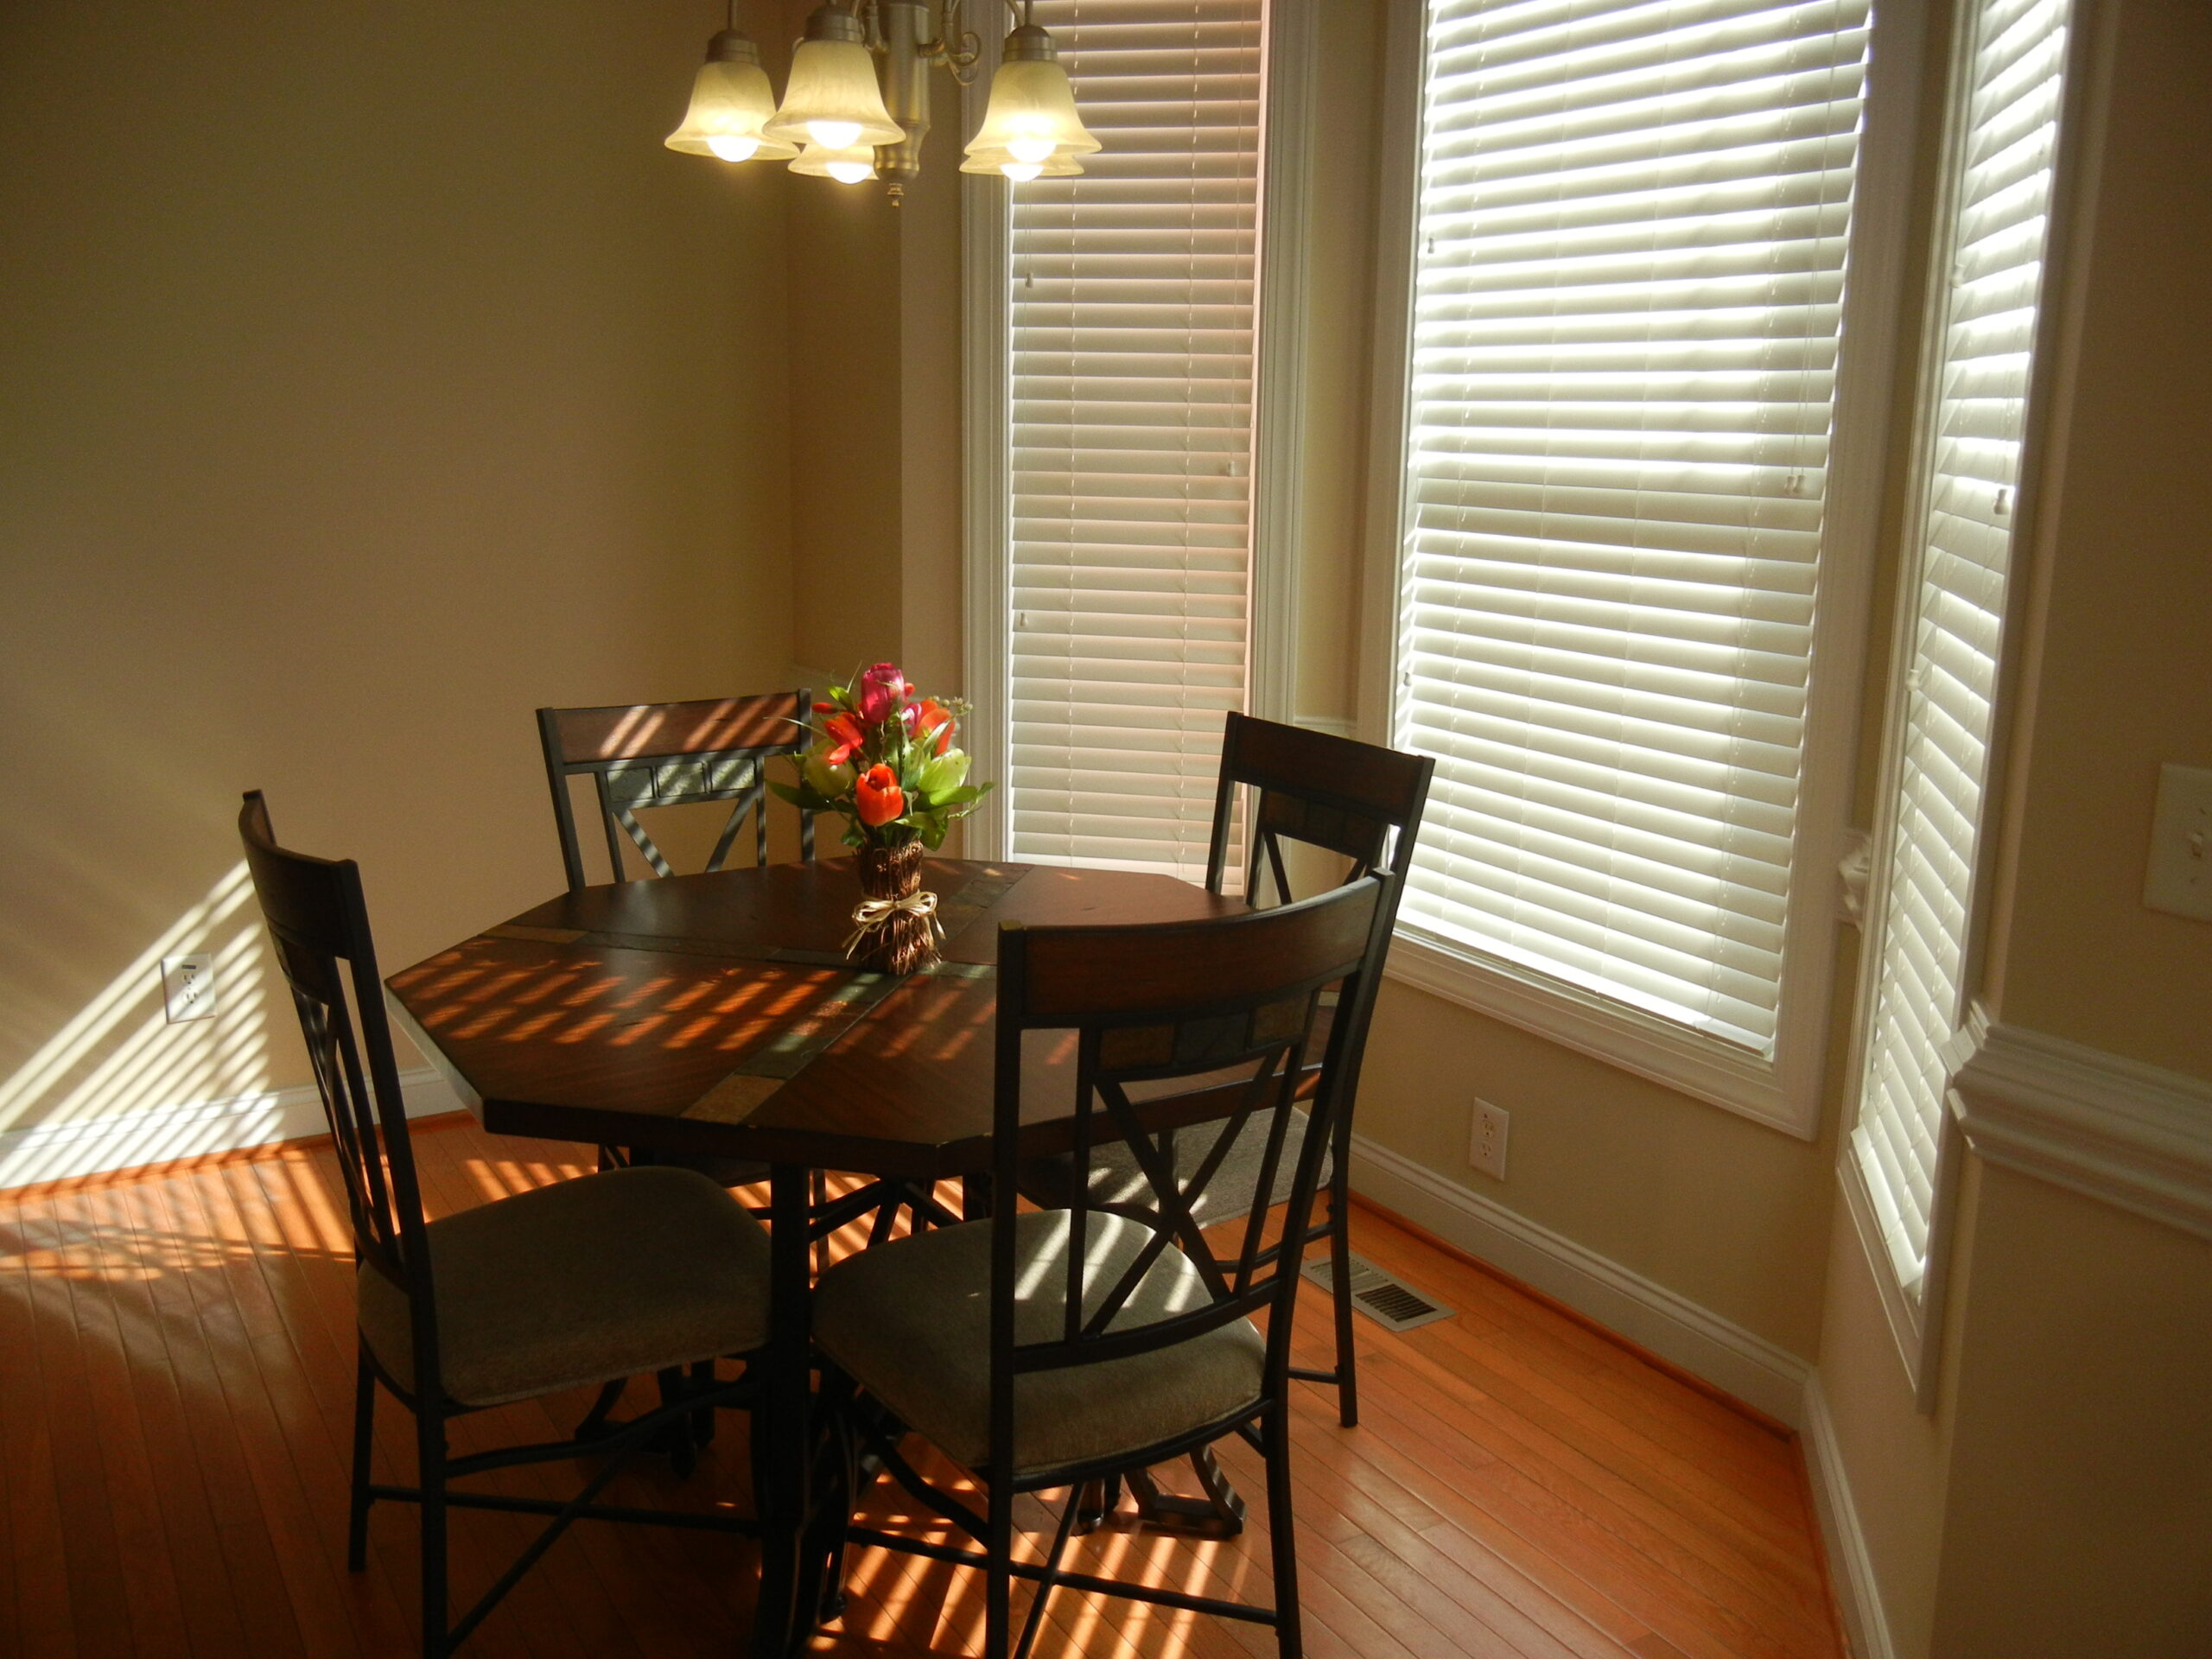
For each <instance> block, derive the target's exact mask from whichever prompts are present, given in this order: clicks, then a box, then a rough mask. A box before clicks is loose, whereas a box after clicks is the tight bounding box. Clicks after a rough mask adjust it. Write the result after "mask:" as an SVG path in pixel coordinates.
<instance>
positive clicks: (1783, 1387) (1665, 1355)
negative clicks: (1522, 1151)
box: [1351, 1135, 1812, 1428]
mask: <svg viewBox="0 0 2212 1659" xmlns="http://www.w3.org/2000/svg"><path fill="white" fill-rule="evenodd" d="M1351 1184H1352V1185H1353V1187H1354V1188H1355V1189H1356V1190H1357V1191H1358V1192H1361V1193H1363V1194H1364V1195H1365V1196H1367V1197H1369V1198H1373V1199H1374V1200H1375V1202H1376V1203H1377V1204H1379V1205H1383V1207H1384V1208H1385V1209H1388V1210H1392V1211H1396V1212H1397V1213H1398V1214H1399V1215H1402V1216H1403V1217H1406V1219H1407V1220H1408V1221H1411V1222H1414V1223H1416V1224H1419V1225H1420V1226H1422V1227H1425V1228H1427V1230H1429V1231H1430V1232H1432V1233H1434V1234H1435V1235H1436V1236H1438V1237H1439V1238H1441V1239H1443V1240H1445V1241H1446V1243H1451V1244H1453V1245H1456V1246H1458V1247H1459V1249H1463V1250H1465V1251H1466V1252H1467V1253H1468V1254H1469V1255H1474V1256H1477V1257H1479V1258H1480V1259H1481V1260H1483V1261H1484V1262H1490V1263H1491V1264H1492V1265H1494V1266H1495V1267H1497V1268H1498V1269H1499V1270H1500V1271H1502V1272H1504V1273H1508V1274H1512V1276H1513V1277H1515V1278H1516V1279H1518V1280H1520V1281H1522V1283H1524V1284H1527V1285H1530V1286H1533V1287H1535V1289H1537V1290H1540V1291H1541V1292H1543V1294H1545V1295H1547V1296H1550V1297H1554V1298H1555V1299H1556V1300H1560V1301H1562V1302H1564V1303H1566V1304H1567V1306H1569V1307H1571V1308H1573V1309H1574V1310H1575V1311H1576V1312H1577V1313H1585V1314H1587V1315H1588V1316H1589V1317H1590V1318H1592V1319H1595V1320H1597V1322H1598V1323H1599V1324H1600V1325H1604V1326H1605V1328H1606V1329H1607V1330H1609V1331H1613V1332H1618V1333H1619V1334H1620V1335H1621V1336H1624V1337H1625V1338H1628V1339H1629V1340H1630V1342H1633V1343H1636V1344H1638V1345H1639V1346H1641V1347H1643V1348H1648V1349H1649V1350H1650V1351H1652V1352H1653V1353H1655V1354H1656V1355H1658V1356H1659V1357H1660V1358H1662V1359H1663V1360H1666V1361H1667V1362H1668V1363H1670V1364H1675V1365H1679V1366H1681V1368H1682V1369H1683V1370H1686V1371H1688V1372H1689V1373H1690V1374H1691V1375H1693V1376H1699V1377H1702V1378H1703V1379H1704V1380H1705V1381H1707V1383H1712V1384H1713V1387H1715V1388H1717V1389H1722V1390H1723V1391H1725V1392H1726V1393H1728V1394H1732V1395H1735V1397H1736V1398H1737V1399H1738V1400H1741V1401H1742V1402H1744V1403H1745V1404H1746V1405H1748V1406H1751V1407H1753V1408H1756V1409H1758V1410H1759V1411H1763V1412H1764V1413H1765V1414H1767V1415H1768V1416H1770V1417H1772V1418H1775V1419H1777V1420H1778V1421H1782V1422H1784V1423H1787V1424H1789V1426H1790V1427H1793V1428H1795V1427H1800V1425H1801V1420H1802V1417H1803V1415H1804V1409H1805V1383H1806V1381H1807V1379H1808V1377H1809V1376H1811V1375H1812V1368H1811V1367H1810V1366H1809V1365H1808V1364H1807V1363H1805V1362H1804V1361H1803V1360H1802V1359H1800V1358H1798V1357H1797V1356H1796V1355H1795V1354H1793V1353H1790V1352H1789V1351H1787V1350H1786V1349H1783V1348H1779V1347H1777V1346H1776V1345H1775V1344H1773V1343H1770V1342H1769V1341H1767V1340H1766V1338H1764V1337H1760V1336H1757V1335H1755V1334H1753V1333H1752V1332H1749V1331H1746V1330H1745V1329H1744V1328H1743V1327H1742V1326H1741V1325H1735V1324H1732V1323H1731V1322H1730V1321H1729V1320H1727V1319H1723V1318H1721V1317H1720V1316H1719V1314H1717V1313H1713V1312H1712V1311H1711V1310H1710V1309H1707V1308H1704V1307H1700V1306H1698V1305H1697V1304H1696V1303H1695V1302H1693V1301H1691V1300H1689V1299H1688V1298H1687V1297H1685V1296H1681V1295H1677V1294H1675V1292H1673V1291H1671V1290H1669V1289H1668V1288H1667V1287H1665V1286H1664V1285H1661V1284H1656V1283H1654V1282H1653V1281H1650V1280H1649V1279H1646V1278H1644V1277H1643V1275H1642V1274H1638V1273H1634V1272H1631V1271H1630V1269H1628V1268H1624V1267H1622V1266H1621V1265H1620V1264H1619V1263H1618V1262H1611V1261H1608V1260H1607V1259H1606V1258H1605V1257H1604V1256H1602V1255H1599V1254H1598V1253H1597V1252H1596V1251H1594V1250H1592V1249H1586V1247H1584V1246H1582V1245H1580V1244H1578V1243H1575V1242H1574V1241H1573V1239H1571V1238H1567V1237H1566V1236H1563V1235H1561V1234H1559V1233H1555V1232H1553V1231H1552V1230H1550V1229H1549V1228H1548V1227H1543V1226H1540V1225H1539V1224H1536V1223H1535V1222H1533V1221H1530V1220H1529V1219H1528V1218H1527V1217H1524V1216H1522V1215H1519V1214H1516V1212H1515V1211H1511V1210H1509V1209H1507V1208H1506V1207H1505V1206H1504V1205H1502V1204H1497V1203H1493V1202H1492V1201H1491V1199H1489V1198H1484V1197H1483V1196H1482V1195H1481V1194H1480V1193H1478V1192H1471V1191H1469V1190H1468V1189H1467V1188H1465V1187H1464V1186H1461V1185H1459V1184H1458V1183H1457V1182H1456V1181H1448V1180H1446V1179H1444V1177H1442V1176H1440V1175H1439V1174H1437V1173H1435V1171H1433V1170H1431V1169H1427V1168H1424V1167H1423V1166H1421V1165H1419V1164H1416V1163H1415V1162H1414V1161H1413V1160H1411V1159H1409V1158H1406V1157H1403V1156H1402V1155H1400V1154H1397V1153H1395V1152H1392V1151H1391V1150H1390V1149H1389V1147H1383V1146H1379V1145H1377V1144H1376V1142H1374V1141H1370V1140H1369V1139H1368V1138H1367V1137H1366V1136H1364V1135H1354V1136H1353V1137H1352V1180H1351Z"/></svg>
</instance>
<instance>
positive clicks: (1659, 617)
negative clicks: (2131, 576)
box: [1399, 0, 1866, 1050]
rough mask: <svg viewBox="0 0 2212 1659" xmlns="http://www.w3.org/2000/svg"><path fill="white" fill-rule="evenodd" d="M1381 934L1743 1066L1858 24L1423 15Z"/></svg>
mask: <svg viewBox="0 0 2212 1659" xmlns="http://www.w3.org/2000/svg"><path fill="white" fill-rule="evenodd" d="M1429 15H1430V28H1431V39H1430V74H1429V83H1428V88H1427V117H1426V123H1425V136H1424V141H1423V149H1422V162H1421V200H1420V222H1419V226H1418V235H1419V238H1420V240H1419V245H1418V249H1417V252H1418V257H1419V264H1418V271H1417V278H1416V289H1415V302H1414V322H1413V345H1412V360H1411V364H1410V365H1409V366H1410V374H1411V385H1410V390H1411V398H1410V406H1409V411H1408V412H1409V416H1410V419H1409V423H1408V450H1407V461H1406V465H1407V476H1406V494H1407V504H1408V505H1407V520H1406V524H1405V534H1406V542H1405V558H1404V583H1403V588H1402V594H1401V607H1402V608H1401V613H1400V620H1399V639H1400V652H1399V661H1400V664H1401V667H1402V671H1403V676H1404V684H1403V687H1402V691H1401V695H1400V709H1399V713H1400V725H1399V732H1400V738H1401V741H1403V742H1406V743H1408V744H1409V745H1411V746H1412V747H1416V748H1419V749H1421V751H1423V752H1424V753H1430V754H1433V755H1434V756H1435V757H1436V759H1437V774H1436V782H1435V785H1434V791H1433V794H1432V796H1431V807H1430V826H1431V827H1430V829H1429V830H1428V831H1427V832H1426V833H1424V835H1423V836H1422V840H1421V849H1420V850H1419V852H1418V854H1417V855H1416V863H1415V874H1414V880H1413V882H1412V883H1411V887H1410V890H1409V891H1408V895H1407V898H1406V900H1405V912H1406V914H1407V915H1408V918H1409V919H1410V920H1412V921H1413V922H1414V925H1418V926H1421V927H1423V928H1425V929H1426V930H1427V931H1431V932H1433V933H1435V934H1438V935H1440V936H1441V937H1444V938H1450V939H1452V940H1455V941H1457V942H1459V943H1461V944H1468V945H1471V946H1473V947H1475V948H1476V949H1478V950H1484V951H1489V952H1492V953H1494V954H1497V955H1499V956H1502V957H1505V958H1506V959H1508V960H1510V961H1514V962H1517V963H1522V964H1524V965H1526V966H1529V967H1531V968H1535V969H1540V970H1541V971H1542V972H1544V973H1546V974H1548V975H1552V976H1557V977H1563V978H1565V979H1567V980H1568V981H1569V982H1573V983H1576V984H1580V985H1582V986H1585V987H1586V988H1592V989H1595V990H1598V991H1600V992H1603V993H1605V995H1610V996H1613V997H1615V998H1618V999H1619V1000H1621V1001H1626V1002H1628V1003H1630V1005H1632V1006H1634V1007H1639V1008H1643V1009H1645V1010H1647V1011H1651V1012H1656V1013H1659V1014H1663V1015H1665V1016H1666V1017H1668V1018H1670V1019H1673V1020H1679V1021H1681V1023H1683V1024H1686V1025H1688V1026H1690V1027H1694V1028H1696V1029H1700V1030H1702V1031H1706V1032H1708V1033H1713V1034H1714V1035H1717V1036H1719V1037H1721V1038H1723V1039H1727V1040H1730V1041H1732V1042H1735V1043H1738V1044H1740V1045H1742V1046H1746V1047H1749V1048H1751V1049H1753V1050H1764V1048H1766V1047H1767V1046H1769V1045H1770V1043H1771V1041H1772V1039H1773V1037H1774V1033H1775V1027H1776V1020H1777V1009H1778V1007H1779V1000H1780V982H1781V975H1782V946H1783V916H1784V910H1785V905H1786V900H1787V897H1788V893H1789V877H1790V860H1791V854H1792V847H1793V842H1794V829H1795V815H1796V796H1797V785H1798V776H1799V773H1800V771H1801V769H1802V741H1803V721H1804V701H1805V685H1806V678H1807V662H1808V653H1809V648H1810V642H1811V629H1812V623H1813V596H1814V592H1815V575H1816V571H1817V566H1818V560H1819V553H1820V536H1821V518H1822V508H1823V495H1824V492H1825V489H1826V485H1827V439H1828V429H1829V424H1830V416H1831V407H1832V403H1833V379H1834V363H1835V353H1836V341H1837V330H1838V322H1839V317H1840V303H1841V293H1842V275H1843V258H1844V246H1845V238H1846V234H1847V229H1848V219H1849V203H1850V197H1851V190H1852V184H1853V175H1854V169H1855V162H1856V147H1857V133H1858V126H1859V86H1860V80H1861V78H1862V73H1863V69H1864V55H1865V49H1866V4H1865V3H1864V0H1804V3H1794V4H1792V3H1783V4H1776V3H1772V0H1765V3H1758V0H1663V3H1635V0H1630V3H1623V0H1432V4H1431V7H1430V14H1429Z"/></svg>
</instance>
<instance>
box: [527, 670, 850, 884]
mask: <svg viewBox="0 0 2212 1659" xmlns="http://www.w3.org/2000/svg"><path fill="white" fill-rule="evenodd" d="M809 696H810V693H809V692H807V691H806V690H804V689H802V690H797V691H771V692H765V693H762V694H761V695H760V696H749V697H702V698H699V699H697V700H696V701H693V702H639V703H628V704H621V705H616V706H613V707H609V708H605V709H539V710H538V711H537V733H538V738H539V741H541V742H542V743H543V746H544V749H545V775H546V779H547V780H548V781H549V782H550V784H551V785H552V788H553V820H554V823H555V824H556V827H557V828H558V829H559V830H560V833H561V862H562V865H563V868H565V869H566V871H567V872H568V877H569V887H570V888H571V889H575V888H578V887H584V886H585V885H587V884H586V882H585V880H584V861H583V852H582V848H581V847H580V846H579V845H578V844H577V840H576V821H575V811H574V810H573V809H572V808H571V807H570V805H569V779H571V778H573V777H575V776H577V775H578V774H579V773H582V774H585V775H588V777H589V778H590V779H591V780H592V787H593V789H594V791H595V792H596V794H597V796H598V798H599V810H600V817H601V821H602V826H603V828H604V829H606V831H607V862H608V865H609V867H610V868H612V869H613V877H612V878H611V879H612V880H616V881H620V880H623V874H622V837H623V836H624V835H627V836H629V838H630V840H631V842H632V844H634V845H635V846H636V848H637V849H638V850H639V852H640V853H641V854H643V855H645V862H646V863H647V864H648V865H649V866H651V867H652V872H653V874H656V875H668V874H672V872H671V868H670V866H669V862H668V859H667V858H666V856H665V855H664V854H663V853H662V852H661V849H659V848H658V846H656V845H655V844H654V843H653V838H652V836H649V835H647V834H646V833H645V826H644V825H642V824H640V823H639V822H638V818H637V810H638V809H639V807H646V806H681V805H684V804H689V803H692V802H697V801H728V802H730V803H732V805H731V807H730V815H729V820H728V823H725V824H724V825H723V826H722V831H721V837H720V839H718V840H717V841H716V842H715V850H714V854H713V855H712V856H711V857H709V859H708V861H707V868H708V869H709V870H719V869H720V868H721V867H722V864H723V862H724V861H726V860H727V859H728V857H729V855H730V849H732V848H733V847H734V845H735V844H736V842H737V836H738V831H739V830H740V829H742V828H743V827H744V825H745V820H746V818H747V816H748V815H749V816H751V817H752V818H753V852H754V856H755V858H756V859H757V860H758V861H760V863H763V864H765V863H766V862H767V861H768V809H767V790H766V787H765V772H764V768H765V767H766V765H767V763H768V762H769V761H770V760H772V759H774V758H775V757H776V756H778V755H783V754H797V753H798V752H799V751H800V750H801V749H803V748H804V747H806V741H807V727H806V720H807V702H808V698H809ZM798 833H799V855H800V856H801V857H802V858H805V859H809V860H810V859H812V858H813V856H814V815H813V814H812V813H810V812H801V813H800V814H799V830H798Z"/></svg>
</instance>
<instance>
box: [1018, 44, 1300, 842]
mask: <svg viewBox="0 0 2212 1659" xmlns="http://www.w3.org/2000/svg"><path fill="white" fill-rule="evenodd" d="M1035 17H1036V21H1037V22H1039V23H1041V24H1043V25H1044V26H1046V28H1048V29H1051V30H1052V34H1053V36H1054V38H1055V39H1056V40H1057V41H1058V43H1059V48H1060V55H1061V58H1062V60H1063V61H1064V62H1065V63H1066V64H1067V65H1068V68H1069V72H1070V74H1071V77H1072V79H1073V80H1074V84H1075V90H1076V98H1077V104H1078V105H1079V107H1080V108H1081V110H1082V111H1083V118H1084V124H1086V125H1087V126H1088V127H1089V128H1090V130H1091V131H1092V132H1093V133H1094V134H1095V135H1096V137H1098V139H1099V140H1100V142H1101V143H1103V144H1104V145H1105V149H1103V151H1102V152H1100V153H1099V154H1098V155H1096V156H1090V157H1088V158H1086V161H1085V163H1084V165H1085V168H1086V171H1085V172H1084V175H1083V176H1082V177H1080V178H1072V179H1039V180H1038V181H1034V182H1033V183H1028V184H1022V185H1018V186H1016V187H1015V188H1014V207H1013V216H1012V221H1011V225H1010V228H1009V249H1010V253H1011V259H1010V267H1011V268H1010V270H1009V272H1008V276H1009V278H1010V281H1011V283H1012V289H1011V298H1010V314H1011V315H1010V327H1011V329H1012V340H1011V342H1010V344H1011V355H1012V378H1013V385H1012V388H1011V401H1012V420H1013V445H1014V453H1013V466H1012V494H1013V524H1012V534H1011V547H1010V561H1009V562H1010V566H1011V592H1010V593H1009V594H1008V613H1009V619H1010V621H1011V624H1012V627H1011V639H1010V642H1009V644H1010V651H1009V657H1010V677H1011V685H1010V693H1011V708H1010V711H1009V712H1010V719H1009V722H1008V723H1009V735H1010V738H1011V754H1010V760H1009V764H1008V766H1007V786H1008V790H1009V794H1010V800H1009V810H1010V814H1011V817H1010V824H1011V835H1010V842H1011V844H1010V846H1009V849H1008V851H1009V852H1010V854H1011V855H1012V856H1014V857H1015V858H1020V859H1028V860H1033V861H1040V862H1058V863H1077V864H1110V865H1122V866H1129V867H1135V868H1149V869H1157V870H1166V871H1169V872H1172V873H1174V874H1182V875H1186V876H1187V875H1192V874H1198V873H1199V872H1200V871H1202V870H1203V869H1204V867H1205V849H1206V840H1207V834H1208V829H1209V826H1210V824H1211V817H1212V810H1213V793H1214V777H1215V773H1216V771H1217V767H1218V764H1219V757H1220V750H1221V728H1222V715H1224V713H1225V712H1226V711H1228V710H1230V709H1241V708H1243V706H1244V702H1245V683H1246V666H1245V664H1246V652H1245V640H1246V613H1247V609H1248V594H1249V585H1250V567H1251V546H1250V523H1251V508H1250V498H1251V453H1252V385H1253V349H1254V333H1253V310H1254V296H1255V277H1256V275H1257V271H1256V264H1257V251H1258V225H1259V191H1260V142H1261V133H1260V96H1261V86H1260V77H1261V49H1262V37H1261V29H1262V0H1039V3H1038V5H1037V8H1036V14H1035Z"/></svg>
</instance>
